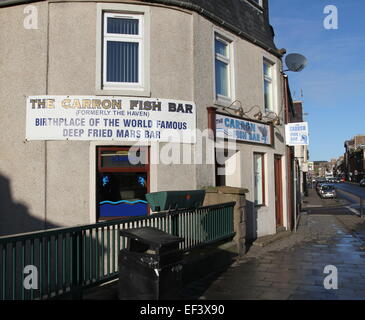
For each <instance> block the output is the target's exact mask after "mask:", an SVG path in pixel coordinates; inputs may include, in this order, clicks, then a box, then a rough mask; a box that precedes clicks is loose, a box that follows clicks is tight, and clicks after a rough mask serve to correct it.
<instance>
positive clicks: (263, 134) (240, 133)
mask: <svg viewBox="0 0 365 320" xmlns="http://www.w3.org/2000/svg"><path fill="white" fill-rule="evenodd" d="M215 127H216V137H217V138H225V139H230V140H237V141H245V142H252V143H259V144H266V145H271V144H272V132H271V126H270V125H268V124H264V123H259V122H253V121H249V120H244V119H238V118H233V117H229V116H225V115H222V114H218V113H217V114H216V124H215Z"/></svg>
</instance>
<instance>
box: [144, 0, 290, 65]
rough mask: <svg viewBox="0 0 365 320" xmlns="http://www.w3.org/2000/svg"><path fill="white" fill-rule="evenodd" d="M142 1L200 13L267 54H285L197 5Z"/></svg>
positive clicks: (177, 0) (278, 55)
mask: <svg viewBox="0 0 365 320" xmlns="http://www.w3.org/2000/svg"><path fill="white" fill-rule="evenodd" d="M141 1H142V2H153V3H160V4H164V5H170V6H177V7H181V8H184V9H188V10H191V11H195V12H197V13H199V14H200V15H202V16H205V17H206V18H208V19H210V20H212V21H214V22H215V23H217V24H219V25H221V26H222V27H225V28H226V29H228V30H230V31H231V32H233V33H234V34H236V35H238V36H240V37H242V38H245V39H246V40H248V41H250V42H251V43H253V44H255V45H258V46H259V47H261V48H263V49H265V50H266V51H267V52H269V53H271V54H273V55H275V56H276V57H278V58H282V57H283V54H282V53H281V52H280V51H279V50H277V49H274V48H272V47H270V46H268V45H267V44H265V43H263V42H262V41H260V40H258V39H256V38H255V37H253V36H251V35H249V34H247V33H246V32H244V31H242V30H241V29H239V28H237V27H236V26H234V25H232V24H230V23H229V22H227V21H224V20H222V19H221V18H219V17H217V16H216V15H215V14H214V13H212V12H209V11H208V10H205V9H204V8H202V7H201V6H199V5H197V4H192V3H187V2H183V1H179V0H141Z"/></svg>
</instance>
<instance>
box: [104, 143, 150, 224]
mask: <svg viewBox="0 0 365 320" xmlns="http://www.w3.org/2000/svg"><path fill="white" fill-rule="evenodd" d="M148 190H149V165H148V148H139V149H138V150H137V151H136V150H133V152H132V151H131V149H129V148H127V147H100V148H99V150H98V172H97V209H98V210H97V211H98V216H99V220H106V219H113V218H120V217H132V216H142V215H147V214H148V205H147V201H146V193H148V192H149V191H148Z"/></svg>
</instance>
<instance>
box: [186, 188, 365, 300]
mask: <svg viewBox="0 0 365 320" xmlns="http://www.w3.org/2000/svg"><path fill="white" fill-rule="evenodd" d="M302 209H303V212H302V214H301V216H300V220H299V225H298V230H297V232H295V233H294V232H293V233H292V234H291V235H290V236H287V237H285V238H283V239H280V240H277V241H275V242H273V243H270V244H269V245H267V246H264V247H260V246H252V247H251V248H250V250H249V251H248V253H247V254H246V255H245V256H244V257H243V258H241V259H239V260H238V261H236V262H235V263H234V264H233V265H231V267H230V268H228V269H226V270H222V271H220V272H219V271H218V272H216V273H214V274H209V275H208V276H207V277H205V278H201V279H200V280H199V281H195V282H193V283H191V284H190V285H189V286H187V287H186V288H185V290H184V299H200V300H246V299H249V300H364V299H365V218H361V217H359V216H358V215H356V212H354V211H351V210H349V209H348V205H347V203H346V202H345V201H344V200H341V199H340V200H334V199H320V198H319V197H318V195H317V194H316V192H315V191H314V190H313V189H310V190H309V194H308V197H306V198H305V199H304V203H303V207H302ZM326 266H327V268H330V271H328V270H327V273H325V268H326ZM328 266H329V267H328ZM335 271H337V289H326V288H325V286H324V284H325V283H331V284H332V285H334V287H336V285H335V284H336V280H335V278H334V277H335V276H336V273H335ZM329 276H330V277H331V280H329V278H328V277H329Z"/></svg>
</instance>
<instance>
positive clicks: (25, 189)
mask: <svg viewBox="0 0 365 320" xmlns="http://www.w3.org/2000/svg"><path fill="white" fill-rule="evenodd" d="M34 5H35V6H36V7H37V8H38V17H39V21H38V29H36V30H28V29H25V28H24V26H23V21H24V18H25V17H26V14H24V8H25V7H26V5H21V6H15V7H9V8H2V9H1V10H0V24H1V27H0V128H1V134H0V235H7V234H11V233H15V232H24V231H32V230H37V229H41V228H43V226H44V211H45V210H44V208H45V188H44V185H45V184H44V180H45V165H44V157H45V153H44V142H38V141H36V142H31V143H29V142H25V141H24V140H25V101H26V96H27V95H31V94H38V93H44V92H46V65H47V64H46V61H47V41H46V39H47V28H46V26H47V4H46V3H37V4H34Z"/></svg>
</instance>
